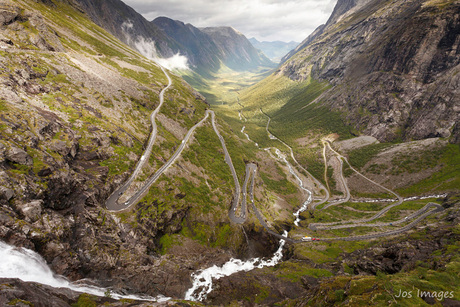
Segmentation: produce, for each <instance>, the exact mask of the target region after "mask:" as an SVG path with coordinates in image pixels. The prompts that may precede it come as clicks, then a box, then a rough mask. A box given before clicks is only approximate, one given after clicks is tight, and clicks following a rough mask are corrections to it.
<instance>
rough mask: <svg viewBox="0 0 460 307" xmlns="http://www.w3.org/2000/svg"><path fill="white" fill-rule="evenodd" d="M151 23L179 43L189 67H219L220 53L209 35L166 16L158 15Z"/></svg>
mask: <svg viewBox="0 0 460 307" xmlns="http://www.w3.org/2000/svg"><path fill="white" fill-rule="evenodd" d="M152 24H154V25H156V26H157V27H158V28H160V29H162V30H163V31H164V32H165V33H166V34H167V35H168V36H169V37H171V38H173V39H174V40H175V41H176V42H178V44H180V54H181V55H184V56H186V57H187V59H188V62H189V63H190V66H191V67H193V68H195V69H197V70H199V71H206V70H210V71H217V70H218V69H219V67H220V65H221V57H222V54H221V53H220V52H219V50H218V48H217V46H216V44H215V42H214V41H213V39H212V38H211V37H210V36H209V35H207V34H206V33H204V32H202V31H201V30H199V29H198V28H196V27H194V26H193V25H191V24H184V23H183V22H181V21H178V20H172V19H170V18H167V17H158V18H156V19H155V20H153V21H152Z"/></svg>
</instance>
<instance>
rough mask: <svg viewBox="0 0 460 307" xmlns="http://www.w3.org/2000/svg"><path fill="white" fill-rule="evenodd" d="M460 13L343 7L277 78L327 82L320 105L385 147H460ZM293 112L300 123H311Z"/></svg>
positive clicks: (424, 6)
mask: <svg viewBox="0 0 460 307" xmlns="http://www.w3.org/2000/svg"><path fill="white" fill-rule="evenodd" d="M458 9H459V3H458V2H455V1H454V2H452V1H437V2H433V1H415V0H414V1H395V2H392V3H391V4H390V3H387V2H381V1H361V2H354V1H338V3H337V8H336V10H334V13H333V16H332V17H331V19H330V20H329V22H328V23H327V24H326V25H325V26H322V27H320V28H319V29H318V30H317V31H316V32H315V33H314V34H312V35H311V36H310V37H309V38H307V39H306V40H305V42H304V43H302V44H301V45H300V46H299V47H298V48H297V49H296V53H295V54H293V55H292V54H291V55H289V56H290V57H289V56H288V57H287V59H285V63H284V64H283V65H282V66H280V67H279V69H278V71H277V73H276V75H277V76H286V77H288V78H289V79H291V80H297V81H300V82H305V81H308V82H310V81H314V82H319V83H322V84H325V85H326V84H327V85H328V86H327V87H323V89H322V90H321V92H320V95H319V96H315V98H317V99H316V100H315V103H316V105H318V106H323V107H326V108H328V109H330V110H332V111H335V112H338V113H340V117H341V118H342V120H343V121H344V122H345V123H347V124H348V125H349V126H351V127H353V129H356V131H359V132H361V133H364V134H368V135H371V136H374V137H376V138H377V139H379V140H380V141H395V140H411V139H423V138H430V137H444V138H450V141H451V142H453V143H458V142H459V141H460V137H459V135H460V127H459V125H458V119H459V111H458V105H459V97H460V96H459V95H458V88H459V82H460V76H459V74H458V71H459V69H460V67H459V63H460V55H459V53H460V52H459V50H460V47H459V41H458V37H459V27H460V23H459V19H458V14H457V13H456V12H458ZM303 103H305V104H307V103H308V101H304V102H303ZM298 107H299V108H300V107H301V105H300V104H299V105H298ZM285 109H287V106H286V107H285ZM304 110H306V109H304ZM292 112H295V116H296V117H297V118H298V121H299V122H298V123H299V125H301V122H302V121H303V120H307V119H306V117H304V118H303V119H302V117H301V115H300V114H299V113H298V112H296V110H295V108H294V106H293V109H292ZM292 114H294V113H292ZM305 115H306V116H308V115H307V114H305ZM284 116H285V117H287V116H288V114H287V113H285V114H284Z"/></svg>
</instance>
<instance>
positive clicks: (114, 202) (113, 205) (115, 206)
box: [105, 65, 172, 211]
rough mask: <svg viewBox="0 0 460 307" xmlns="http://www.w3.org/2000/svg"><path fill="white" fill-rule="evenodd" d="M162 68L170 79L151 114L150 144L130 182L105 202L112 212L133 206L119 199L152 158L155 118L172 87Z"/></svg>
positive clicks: (155, 134)
mask: <svg viewBox="0 0 460 307" xmlns="http://www.w3.org/2000/svg"><path fill="white" fill-rule="evenodd" d="M160 68H161V70H162V71H163V73H164V74H165V75H166V78H167V79H168V85H167V86H166V87H165V88H163V89H162V90H161V92H160V96H159V98H160V103H159V104H158V107H156V109H155V110H154V111H153V112H152V114H150V122H151V124H152V132H151V133H150V138H149V142H148V144H147V147H146V149H145V150H144V153H143V154H142V156H141V158H140V159H139V161H138V162H137V164H136V167H135V168H134V171H133V173H132V174H131V176H130V177H129V178H128V180H126V182H125V183H124V184H123V185H122V186H121V187H119V188H118V189H116V190H115V191H114V192H113V193H112V194H111V195H110V197H109V198H108V199H107V201H106V202H105V206H106V208H107V209H109V210H111V211H119V210H122V209H126V208H127V207H129V206H130V205H132V204H133V202H132V201H131V198H130V199H129V200H128V201H127V203H126V202H125V203H124V204H119V203H118V199H119V198H120V197H121V195H123V193H125V191H126V190H127V189H128V188H129V186H130V185H131V183H133V181H134V179H136V177H137V175H138V174H139V172H140V171H141V169H142V168H143V167H144V164H145V162H146V161H148V159H149V157H150V154H151V153H152V147H153V144H154V143H155V139H156V136H157V130H158V129H157V124H156V122H155V118H156V116H157V114H158V112H160V109H161V106H162V105H163V103H164V94H165V92H166V91H167V90H168V89H169V88H170V87H171V85H172V80H171V78H170V77H169V75H168V74H167V73H166V71H165V69H164V68H163V67H162V66H161V65H160Z"/></svg>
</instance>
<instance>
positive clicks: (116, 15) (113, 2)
mask: <svg viewBox="0 0 460 307" xmlns="http://www.w3.org/2000/svg"><path fill="white" fill-rule="evenodd" d="M69 3H71V4H72V5H74V6H75V7H76V8H78V9H80V10H81V11H83V12H85V13H86V14H87V15H88V16H89V17H90V18H91V20H92V21H93V22H94V23H96V24H97V25H99V26H101V27H102V28H104V29H106V30H107V31H109V32H110V33H112V34H113V35H114V36H115V37H117V38H118V39H119V40H121V41H122V42H124V43H126V44H128V45H130V46H131V47H133V48H135V43H136V40H137V37H143V38H145V39H148V40H150V41H152V42H154V44H155V48H156V52H157V53H158V56H160V57H171V56H173V55H174V54H175V53H177V52H178V50H179V46H178V45H177V43H176V42H175V41H174V40H172V39H171V38H170V37H168V36H167V35H165V33H164V32H163V31H162V30H161V29H160V28H158V27H157V26H155V24H152V23H151V22H149V21H147V20H146V19H145V18H144V17H142V15H140V14H139V13H137V12H136V11H135V10H134V9H132V8H131V7H130V6H128V5H126V4H125V3H123V2H122V1H119V0H109V1H105V0H104V1H102V0H97V1H92V0H69Z"/></svg>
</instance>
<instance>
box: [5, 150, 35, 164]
mask: <svg viewBox="0 0 460 307" xmlns="http://www.w3.org/2000/svg"><path fill="white" fill-rule="evenodd" d="M6 158H7V159H8V160H9V161H11V162H15V163H19V164H22V165H28V166H32V165H33V164H34V161H33V159H32V157H31V156H29V154H28V153H27V152H25V151H24V150H22V149H21V148H18V147H15V146H11V148H9V150H8V151H7V152H6Z"/></svg>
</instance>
